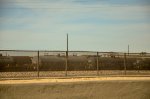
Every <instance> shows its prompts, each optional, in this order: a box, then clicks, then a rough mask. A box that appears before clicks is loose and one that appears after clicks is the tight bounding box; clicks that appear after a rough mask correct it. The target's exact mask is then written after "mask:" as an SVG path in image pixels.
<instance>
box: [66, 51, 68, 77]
mask: <svg viewBox="0 0 150 99" xmlns="http://www.w3.org/2000/svg"><path fill="white" fill-rule="evenodd" d="M67 70H68V51H66V67H65V76H67Z"/></svg>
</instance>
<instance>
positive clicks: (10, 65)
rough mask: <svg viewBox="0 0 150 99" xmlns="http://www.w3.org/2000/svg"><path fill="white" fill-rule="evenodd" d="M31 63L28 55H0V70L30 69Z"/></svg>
mask: <svg viewBox="0 0 150 99" xmlns="http://www.w3.org/2000/svg"><path fill="white" fill-rule="evenodd" d="M31 63H32V61H31V57H28V56H1V57H0V71H27V70H28V71H29V70H32V69H31Z"/></svg>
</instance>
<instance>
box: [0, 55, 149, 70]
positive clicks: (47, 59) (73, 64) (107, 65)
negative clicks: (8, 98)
mask: <svg viewBox="0 0 150 99" xmlns="http://www.w3.org/2000/svg"><path fill="white" fill-rule="evenodd" d="M37 63H38V57H36V56H35V57H29V56H0V71H1V72H6V71H36V70H37ZM125 65H126V68H127V70H137V69H140V70H150V58H133V57H132V58H131V57H129V58H127V59H126V63H125ZM65 66H66V57H65V56H54V55H53V56H50V55H47V56H40V57H39V69H40V71H64V70H65ZM98 68H99V70H123V69H124V58H123V57H99V58H98ZM96 69H97V57H96V56H69V57H68V70H70V71H78V70H96Z"/></svg>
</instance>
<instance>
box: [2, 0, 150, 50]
mask: <svg viewBox="0 0 150 99" xmlns="http://www.w3.org/2000/svg"><path fill="white" fill-rule="evenodd" d="M67 33H68V34H69V50H89V51H119V52H126V51H127V46H128V44H129V45H130V51H131V52H142V51H146V52H150V43H149V42H150V0H1V1H0V49H22V50H23V49H27V50H66V34H67Z"/></svg>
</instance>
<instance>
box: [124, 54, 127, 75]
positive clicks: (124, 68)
mask: <svg viewBox="0 0 150 99" xmlns="http://www.w3.org/2000/svg"><path fill="white" fill-rule="evenodd" d="M126 69H127V67H126V53H124V73H125V75H126Z"/></svg>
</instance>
